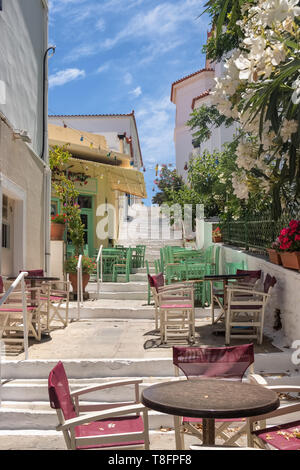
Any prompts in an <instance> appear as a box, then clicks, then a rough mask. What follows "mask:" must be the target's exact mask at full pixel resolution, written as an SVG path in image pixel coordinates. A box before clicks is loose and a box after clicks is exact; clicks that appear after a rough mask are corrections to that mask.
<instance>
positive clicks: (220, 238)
mask: <svg viewBox="0 0 300 470" xmlns="http://www.w3.org/2000/svg"><path fill="white" fill-rule="evenodd" d="M221 241H222V236H218V235H216V236H213V242H214V243H221Z"/></svg>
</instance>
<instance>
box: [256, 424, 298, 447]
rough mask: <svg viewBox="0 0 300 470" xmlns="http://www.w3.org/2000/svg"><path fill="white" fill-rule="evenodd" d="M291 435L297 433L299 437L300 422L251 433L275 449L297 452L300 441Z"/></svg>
mask: <svg viewBox="0 0 300 470" xmlns="http://www.w3.org/2000/svg"><path fill="white" fill-rule="evenodd" d="M293 433H297V434H298V435H299V436H300V421H294V422H292V423H287V424H282V425H280V426H272V427H270V428H268V429H262V430H259V431H254V432H253V434H255V435H256V436H258V437H259V438H260V439H261V440H262V441H263V442H265V443H266V444H270V445H271V446H273V447H275V448H276V449H279V450H299V449H300V439H299V438H297V437H295V435H294V434H293Z"/></svg>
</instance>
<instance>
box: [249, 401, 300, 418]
mask: <svg viewBox="0 0 300 470" xmlns="http://www.w3.org/2000/svg"><path fill="white" fill-rule="evenodd" d="M299 411H300V403H295V404H294V405H287V406H279V408H277V410H274V411H271V412H270V413H266V414H264V415H259V416H250V417H249V418H247V421H248V423H254V422H256V421H266V420H267V419H270V418H276V417H277V416H284V415H287V414H290V413H297V412H299Z"/></svg>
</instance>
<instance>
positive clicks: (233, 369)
mask: <svg viewBox="0 0 300 470" xmlns="http://www.w3.org/2000/svg"><path fill="white" fill-rule="evenodd" d="M253 362H254V349H253V344H243V345H240V346H226V347H220V348H210V347H208V348H206V347H200V348H198V347H197V348H194V347H181V346H173V364H174V365H175V366H177V367H178V368H179V369H181V370H182V372H183V373H184V374H185V376H186V377H187V378H188V379H192V378H194V379H195V378H219V379H230V380H242V378H243V376H244V374H245V372H246V370H247V369H248V367H249V366H250V365H251V364H253Z"/></svg>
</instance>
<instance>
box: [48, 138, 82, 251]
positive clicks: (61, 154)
mask: <svg viewBox="0 0 300 470" xmlns="http://www.w3.org/2000/svg"><path fill="white" fill-rule="evenodd" d="M70 157H71V154H70V153H69V152H68V151H67V149H66V147H65V146H63V147H59V146H55V147H52V148H50V149H49V165H50V169H51V171H52V187H53V190H54V191H55V193H56V194H57V196H58V198H59V200H60V202H61V204H62V206H63V211H64V213H65V214H66V220H67V224H68V234H69V237H70V240H71V242H72V245H73V246H74V249H75V253H76V254H77V255H78V254H82V253H83V245H84V225H83V224H82V221H81V217H80V206H79V204H77V198H78V196H79V192H78V191H77V190H76V189H75V185H74V182H73V181H71V180H70V179H68V176H67V173H66V170H65V165H66V164H67V163H68V160H69V158H70Z"/></svg>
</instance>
